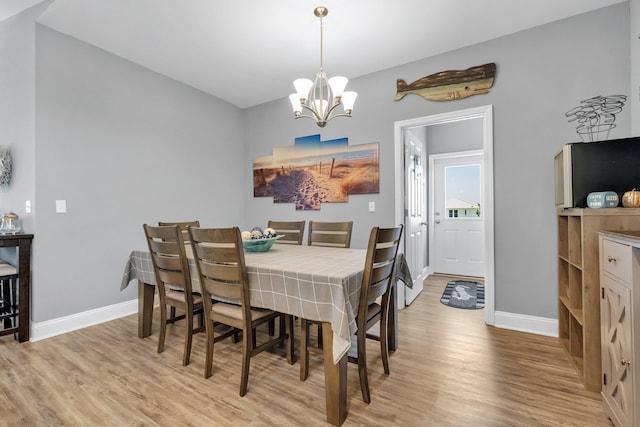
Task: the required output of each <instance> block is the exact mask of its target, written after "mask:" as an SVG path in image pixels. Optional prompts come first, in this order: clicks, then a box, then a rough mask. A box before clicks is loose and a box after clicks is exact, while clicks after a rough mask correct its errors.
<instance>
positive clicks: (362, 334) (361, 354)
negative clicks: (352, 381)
mask: <svg viewBox="0 0 640 427" xmlns="http://www.w3.org/2000/svg"><path fill="white" fill-rule="evenodd" d="M366 340H367V332H366V331H358V374H359V375H360V389H362V400H363V401H364V403H367V404H369V403H371V395H370V393H369V378H368V376H367V343H366Z"/></svg>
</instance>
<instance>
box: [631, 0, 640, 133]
mask: <svg viewBox="0 0 640 427" xmlns="http://www.w3.org/2000/svg"><path fill="white" fill-rule="evenodd" d="M629 8H630V17H631V31H630V32H629V39H630V44H631V46H630V50H629V52H630V57H631V100H630V105H631V117H632V118H633V119H632V120H631V135H632V136H640V0H630V1H629Z"/></svg>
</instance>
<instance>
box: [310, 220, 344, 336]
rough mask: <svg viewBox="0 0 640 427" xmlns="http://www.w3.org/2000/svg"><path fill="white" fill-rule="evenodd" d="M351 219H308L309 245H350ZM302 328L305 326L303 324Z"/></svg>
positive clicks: (320, 333) (319, 331)
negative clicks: (330, 220)
mask: <svg viewBox="0 0 640 427" xmlns="http://www.w3.org/2000/svg"><path fill="white" fill-rule="evenodd" d="M352 229H353V221H343V222H320V221H309V246H329V247H333V248H349V247H351V230H352ZM303 328H305V326H304V325H303ZM318 348H322V325H318Z"/></svg>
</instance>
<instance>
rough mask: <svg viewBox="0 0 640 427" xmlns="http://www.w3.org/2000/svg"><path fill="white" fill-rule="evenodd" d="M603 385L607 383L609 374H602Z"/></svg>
mask: <svg viewBox="0 0 640 427" xmlns="http://www.w3.org/2000/svg"><path fill="white" fill-rule="evenodd" d="M602 385H607V374H602Z"/></svg>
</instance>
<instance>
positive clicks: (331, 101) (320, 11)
mask: <svg viewBox="0 0 640 427" xmlns="http://www.w3.org/2000/svg"><path fill="white" fill-rule="evenodd" d="M327 13H329V10H328V9H327V8H326V7H324V6H318V7H316V8H315V9H314V11H313V14H314V15H316V16H317V17H318V18H320V71H319V72H318V74H316V78H315V80H314V81H311V80H309V79H297V80H295V81H294V82H293V86H295V88H296V92H297V93H293V94H291V95H289V100H290V101H291V105H292V106H293V113H294V114H295V118H296V119H298V118H300V117H308V118H310V119H313V120H315V121H316V124H317V125H318V126H320V127H325V126H326V125H327V122H328V121H329V120H331V119H333V118H335V117H342V116H346V117H351V112H352V111H353V104H354V103H355V101H356V97H357V96H358V94H357V93H355V92H350V91H347V92H345V91H344V88H345V87H346V86H347V83H348V82H349V79H347V78H346V77H343V76H335V77H331V78H328V77H327V73H325V72H324V68H323V67H322V18H324V17H325V16H327ZM339 105H342V108H343V110H344V112H343V113H341V114H337V113H336V108H337V107H338V106H339ZM303 109H305V110H307V111H309V113H310V114H302V110H303Z"/></svg>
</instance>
